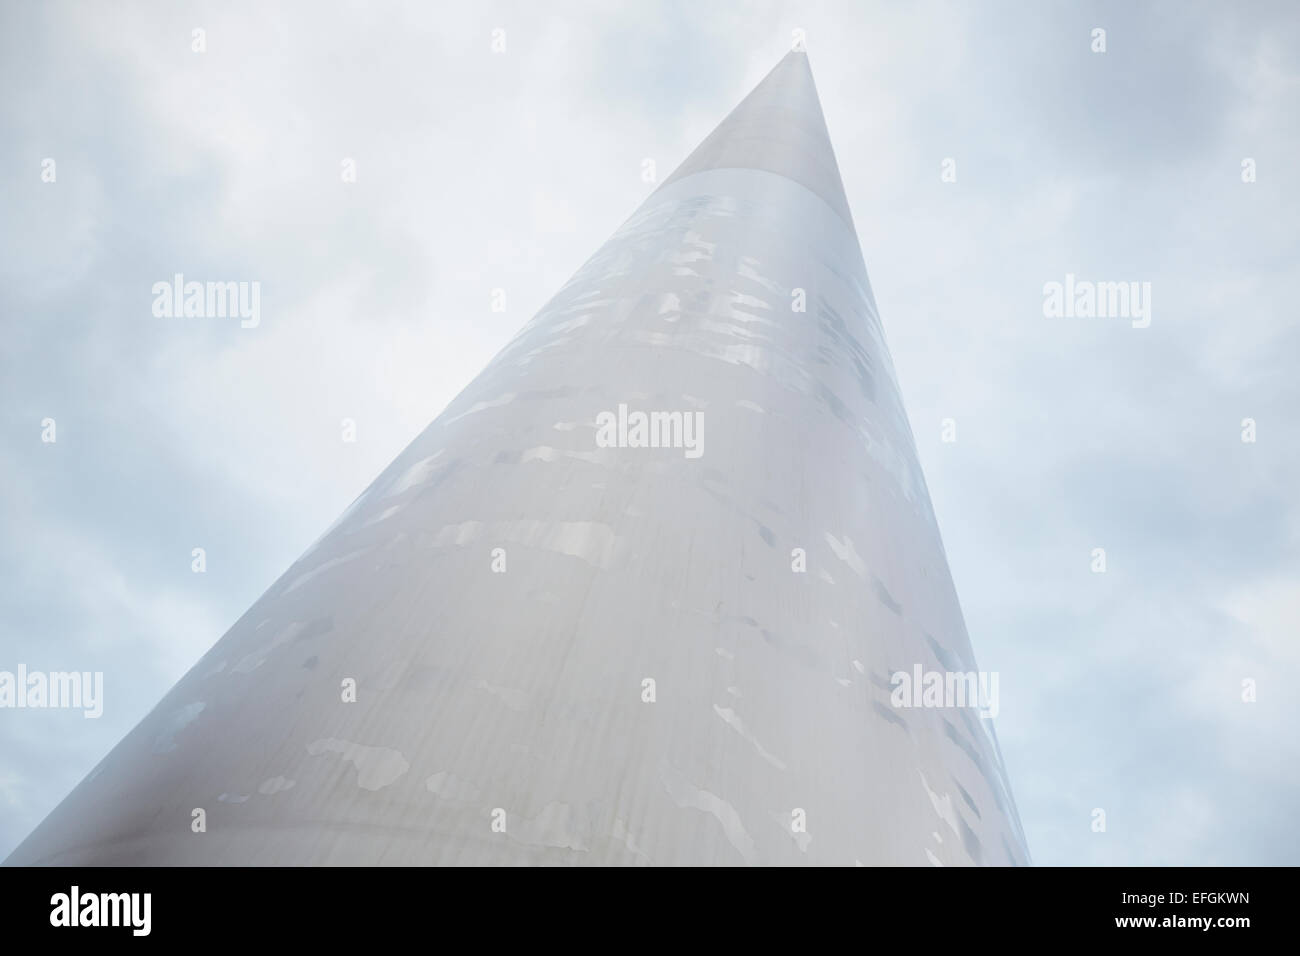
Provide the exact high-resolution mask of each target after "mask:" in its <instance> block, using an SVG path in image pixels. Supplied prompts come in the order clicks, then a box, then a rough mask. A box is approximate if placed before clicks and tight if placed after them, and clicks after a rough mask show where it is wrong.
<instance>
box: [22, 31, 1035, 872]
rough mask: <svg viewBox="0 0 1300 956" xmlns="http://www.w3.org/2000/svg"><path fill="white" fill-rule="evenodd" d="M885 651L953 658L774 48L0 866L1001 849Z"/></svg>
mask: <svg viewBox="0 0 1300 956" xmlns="http://www.w3.org/2000/svg"><path fill="white" fill-rule="evenodd" d="M797 289H802V290H805V293H806V301H807V310H806V311H805V312H799V311H794V310H793V309H792V303H793V302H795V301H796V299H797V293H796V292H795V290H797ZM620 405H624V406H626V409H627V410H629V411H632V412H635V411H645V412H652V411H658V412H679V413H682V415H683V416H685V415H689V414H692V413H696V412H698V413H700V414H701V415H702V419H701V421H702V425H703V430H702V433H701V435H700V436H699V437H702V442H701V443H700V444H699V446H698V447H699V449H700V450H701V451H702V454H700V455H699V456H698V457H692V456H690V455H688V454H686V451H687V449H685V448H683V447H660V448H645V447H602V444H601V443H599V442H597V440H596V437H597V423H598V420H599V416H601V414H602V413H603V412H617V411H618V409H619V406H620ZM692 421H694V419H692ZM495 549H502V550H501V551H500V552H495ZM794 549H803V550H804V552H806V561H807V570H806V572H803V573H799V572H796V571H794V570H792V564H794V563H796V561H797V559H796V558H794V557H792V552H793V551H794ZM502 557H504V561H505V570H504V571H500V570H499V568H500V566H501V565H500V561H501V559H502ZM494 563H495V564H496V569H494ZM918 663H919V664H922V665H923V666H924V667H925V668H927V669H932V670H945V669H947V670H953V669H955V670H974V669H975V663H974V660H973V657H972V654H971V648H970V644H969V642H968V640H967V636H966V632H965V628H964V625H963V623H962V617H961V612H960V609H959V607H958V603H957V599H956V595H955V593H954V590H953V586H952V583H951V579H950V576H949V573H948V569H947V565H946V562H945V558H944V554H943V549H942V545H941V543H940V538H939V533H938V529H937V526H936V524H935V520H934V516H933V513H932V510H931V506H930V502H929V498H928V495H927V493H926V488H925V483H924V480H923V478H922V476H921V472H920V469H919V467H918V465H917V459H916V454H915V449H914V443H913V440H912V436H911V434H910V431H909V429H908V425H907V420H906V417H905V415H904V412H903V406H902V403H901V400H900V397H899V390H898V386H897V384H896V382H895V377H894V372H893V369H892V367H891V364H890V360H889V355H888V352H887V349H886V347H885V343H884V338H883V335H882V332H881V326H880V320H879V316H878V314H877V311H876V305H875V302H874V300H873V298H872V295H871V290H870V286H869V284H868V281H867V275H866V270H865V267H864V265H863V262H862V256H861V252H860V250H859V247H858V243H857V239H856V236H855V233H854V231H853V227H852V220H851V217H850V215H849V211H848V205H847V203H846V201H845V199H844V192H843V188H842V186H841V184H840V178H839V174H838V172H837V170H836V166H835V160H834V156H833V153H832V151H831V148H830V141H829V138H828V137H827V134H826V130H825V125H824V122H823V120H822V116H821V110H820V107H819V105H818V102H817V98H816V92H815V89H814V87H813V83H812V77H811V74H810V72H809V70H808V65H807V58H806V56H804V55H803V54H801V53H792V54H790V55H789V56H787V57H786V58H785V59H784V60H783V61H782V62H781V64H780V65H778V66H777V68H776V69H775V70H774V71H773V73H772V74H771V76H770V77H769V78H768V80H766V81H765V82H764V83H763V84H762V85H760V86H759V87H758V88H757V90H756V91H755V93H754V94H753V95H751V97H750V98H748V99H747V100H746V101H745V103H743V104H742V105H741V106H740V107H739V108H738V109H737V110H736V111H735V112H734V113H733V114H732V115H731V116H730V117H729V118H728V119H727V120H726V121H725V122H724V123H723V124H722V126H720V127H719V129H718V131H717V132H716V133H715V134H714V135H713V136H711V137H710V138H709V139H708V140H707V141H706V142H705V143H704V144H703V145H701V147H700V148H699V149H698V150H697V151H696V152H695V153H694V154H693V155H692V156H691V157H690V158H689V159H688V160H687V161H686V163H685V164H683V166H682V168H681V169H680V170H678V172H677V173H676V174H674V175H673V176H672V177H671V178H670V179H669V180H668V181H666V182H665V183H664V185H663V186H662V187H661V188H660V189H659V190H657V191H656V192H655V193H654V194H652V195H651V196H650V197H649V199H647V201H646V202H645V203H644V205H643V206H642V207H641V208H640V209H639V210H638V211H637V212H636V213H635V214H634V215H633V216H632V218H631V219H629V220H628V221H627V222H626V223H625V224H624V225H623V227H622V228H621V229H619V231H618V232H617V233H616V234H615V235H614V237H613V238H611V239H610V240H609V241H608V242H607V243H606V244H605V245H604V246H602V247H601V249H600V250H599V251H598V252H597V253H596V254H595V255H594V256H593V257H592V258H591V260H590V261H588V262H587V263H586V265H584V266H583V267H582V269H581V270H580V271H579V272H578V274H577V275H575V276H574V277H573V279H572V280H570V282H569V283H568V284H567V285H565V286H564V288H563V289H561V290H560V292H559V293H558V294H557V295H556V296H555V298H554V299H553V300H552V301H551V302H550V303H549V304H548V305H547V306H546V307H545V308H544V309H543V310H542V311H541V312H540V313H539V314H538V315H537V316H536V317H535V318H534V319H533V320H532V321H531V322H529V323H528V325H527V326H525V328H524V329H523V330H522V331H521V332H520V333H519V335H518V336H517V337H516V338H515V339H514V340H513V341H512V342H511V343H510V344H509V345H508V346H507V347H506V348H505V349H504V350H503V351H502V352H501V353H500V354H499V355H498V356H497V357H496V358H495V359H494V360H493V362H492V363H491V364H490V365H489V366H488V368H487V369H485V370H484V371H483V372H482V373H481V374H480V375H479V376H478V378H476V379H475V380H474V382H473V383H472V384H471V385H470V386H469V387H468V388H467V389H466V390H465V391H464V392H463V393H462V394H461V395H460V396H459V397H458V398H457V399H456V400H455V401H454V402H453V403H452V404H451V405H450V406H449V407H448V408H447V409H446V411H445V412H443V414H442V415H441V416H439V418H438V419H437V420H436V421H434V423H433V424H432V425H430V426H429V427H428V428H427V429H426V430H425V431H424V432H423V433H422V434H421V435H420V436H419V437H418V438H416V439H415V441H414V442H412V444H411V445H410V446H409V447H408V448H407V449H406V450H405V451H404V452H403V453H402V454H401V455H400V456H399V457H398V458H397V460H395V461H394V462H393V463H392V464H391V465H390V466H389V467H388V468H387V469H386V470H385V471H384V472H383V474H381V475H380V476H379V478H378V479H377V480H376V481H375V482H374V484H373V485H371V487H370V488H369V489H368V490H367V491H366V492H365V493H364V494H363V495H362V496H361V497H360V498H359V499H358V500H357V501H356V502H355V503H354V504H353V505H352V507H351V508H349V509H348V511H347V512H346V513H345V514H344V515H343V517H342V518H340V519H339V521H338V522H337V523H336V524H335V526H334V527H333V528H332V529H330V530H329V531H328V532H327V533H326V534H325V535H324V536H323V537H322V538H321V540H320V541H319V542H318V543H317V544H316V545H314V546H313V547H312V549H311V550H309V551H308V552H307V553H306V554H305V555H303V556H302V558H301V559H299V561H298V562H297V563H295V564H294V565H293V567H291V568H290V569H289V570H288V571H287V572H286V573H285V575H284V576H283V577H282V578H281V579H280V580H279V581H277V582H276V584H275V585H274V586H272V588H271V589H270V590H269V591H268V592H267V593H266V594H265V595H264V596H263V597H262V598H261V599H260V600H258V601H257V603H256V604H254V606H253V607H252V608H251V609H250V610H249V611H248V613H247V614H245V615H244V617H243V618H242V619H241V620H240V621H239V622H238V623H237V624H236V625H235V626H234V627H233V628H232V629H231V630H230V632H229V633H228V634H226V635H225V636H224V637H223V638H222V639H221V640H220V641H219V642H218V643H217V644H216V645H215V646H214V647H213V648H212V650H211V651H210V652H209V653H208V654H207V655H205V656H204V657H203V659H202V660H201V661H200V662H199V663H198V664H197V665H196V666H195V667H194V669H193V670H192V671H191V672H190V673H189V674H188V675H186V676H185V677H184V678H183V679H182V680H181V681H180V682H179V683H178V684H177V685H176V686H175V687H174V688H173V689H172V690H171V691H170V692H169V693H168V694H167V695H166V697H165V698H164V699H163V700H162V702H161V703H160V704H159V705H158V706H157V707H156V708H155V709H154V711H153V712H151V713H150V714H149V716H148V717H146V718H145V719H144V720H143V721H142V722H141V724H140V725H139V726H138V727H136V728H135V730H133V731H132V732H131V733H130V734H129V735H128V736H127V737H126V738H125V739H124V740H123V741H122V742H121V743H120V744H119V745H118V747H117V748H116V749H115V750H114V751H113V752H112V753H111V754H110V755H109V756H108V757H107V758H105V760H104V761H103V762H102V763H101V764H100V765H99V766H98V767H97V768H96V769H95V770H94V771H93V772H92V773H91V774H90V776H89V777H88V778H87V779H86V780H85V781H84V782H82V783H81V784H80V785H79V786H78V787H77V788H76V789H75V790H74V791H73V793H72V794H71V795H70V796H69V797H68V798H67V799H66V800H65V801H64V802H63V803H62V804H61V805H60V806H59V807H58V808H57V809H56V810H55V811H54V812H53V813H52V814H51V815H50V816H49V817H48V818H47V819H46V820H45V822H44V823H42V824H41V826H40V827H38V828H37V830H36V831H35V832H34V833H33V834H32V835H31V836H30V837H29V838H28V839H27V840H26V841H25V842H24V843H23V844H22V845H21V846H19V848H18V849H17V850H16V851H15V852H14V853H13V855H12V856H11V857H10V859H9V861H8V862H9V863H63V864H69V863H119V864H121V863H125V864H133V863H141V864H144V863H149V864H173V863H183V864H231V863H253V864H291V863H292V864H302V863H309V864H315V863H331V864H336V863H337V864H346V863H384V864H388V863H394V864H396V863H440V864H450V863H460V864H496V863H525V864H549V863H556V864H638V863H640V864H645V863H653V864H740V863H763V864H805V863H806V864H848V865H852V864H853V863H855V862H862V863H897V864H914V865H929V864H933V863H943V864H968V863H984V864H990V863H991V864H1002V863H1008V862H1016V863H1022V862H1026V854H1025V850H1024V845H1023V838H1022V836H1021V833H1020V829H1019V824H1018V822H1017V820H1016V814H1015V809H1014V805H1013V803H1012V800H1011V795H1010V789H1009V787H1008V785H1007V781H1006V778H1005V774H1004V772H1003V769H1002V763H1001V760H1000V757H999V755H998V753H997V748H996V743H995V740H994V738H993V736H992V732H991V727H990V725H989V721H987V720H983V719H981V718H980V717H979V716H978V715H977V714H975V713H973V712H972V711H970V710H969V709H951V708H928V709H924V708H923V709H900V708H895V707H893V706H891V703H890V685H889V679H890V675H891V674H892V673H893V672H894V671H897V670H907V671H910V670H911V669H912V667H913V665H915V664H918ZM348 679H354V680H355V681H356V701H355V702H345V701H344V700H343V699H342V698H343V696H344V692H343V684H344V683H345V681H346V680H348ZM647 679H652V680H653V681H654V694H655V699H654V701H653V702H647V701H646V700H645V699H644V698H645V696H647V695H646V691H645V687H646V685H645V683H644V682H645V681H646V680H647ZM195 808H202V809H203V810H204V811H205V813H206V823H207V829H206V832H203V833H195V832H192V829H191V820H192V815H193V811H194V810H195ZM498 811H500V812H498ZM801 813H802V815H803V816H802V819H805V820H806V830H803V831H801V830H799V829H798V826H797V822H798V821H799V820H800V819H801V817H800V814H801ZM502 821H504V832H500V824H501V822H502ZM494 823H495V824H496V827H495V828H494Z"/></svg>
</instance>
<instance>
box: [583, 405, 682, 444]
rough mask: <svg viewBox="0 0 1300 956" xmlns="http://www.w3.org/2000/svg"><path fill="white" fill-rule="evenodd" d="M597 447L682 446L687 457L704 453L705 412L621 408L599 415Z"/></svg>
mask: <svg viewBox="0 0 1300 956" xmlns="http://www.w3.org/2000/svg"><path fill="white" fill-rule="evenodd" d="M596 447H597V448H681V449H683V450H684V452H685V454H686V457H687V458H699V457H700V456H701V455H703V454H704V413H703V412H629V411H628V410H627V405H625V404H623V403H622V402H620V403H619V406H618V411H617V412H601V413H600V414H598V415H597V416H596Z"/></svg>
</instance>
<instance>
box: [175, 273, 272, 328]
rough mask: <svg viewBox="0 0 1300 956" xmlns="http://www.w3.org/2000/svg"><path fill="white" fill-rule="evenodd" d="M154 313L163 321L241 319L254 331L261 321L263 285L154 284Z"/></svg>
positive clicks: (179, 279)
mask: <svg viewBox="0 0 1300 956" xmlns="http://www.w3.org/2000/svg"><path fill="white" fill-rule="evenodd" d="M153 296H154V299H153V314H154V316H155V317H157V318H160V319H180V318H185V319H224V318H227V317H229V318H239V319H240V323H239V325H240V327H241V328H245V329H255V328H257V326H258V324H259V323H260V322H261V321H262V283H260V282H257V281H253V282H195V281H190V282H186V281H185V276H184V275H182V274H181V273H179V272H178V273H176V274H175V275H174V276H172V281H171V282H166V281H162V282H155V283H154V284H153Z"/></svg>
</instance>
